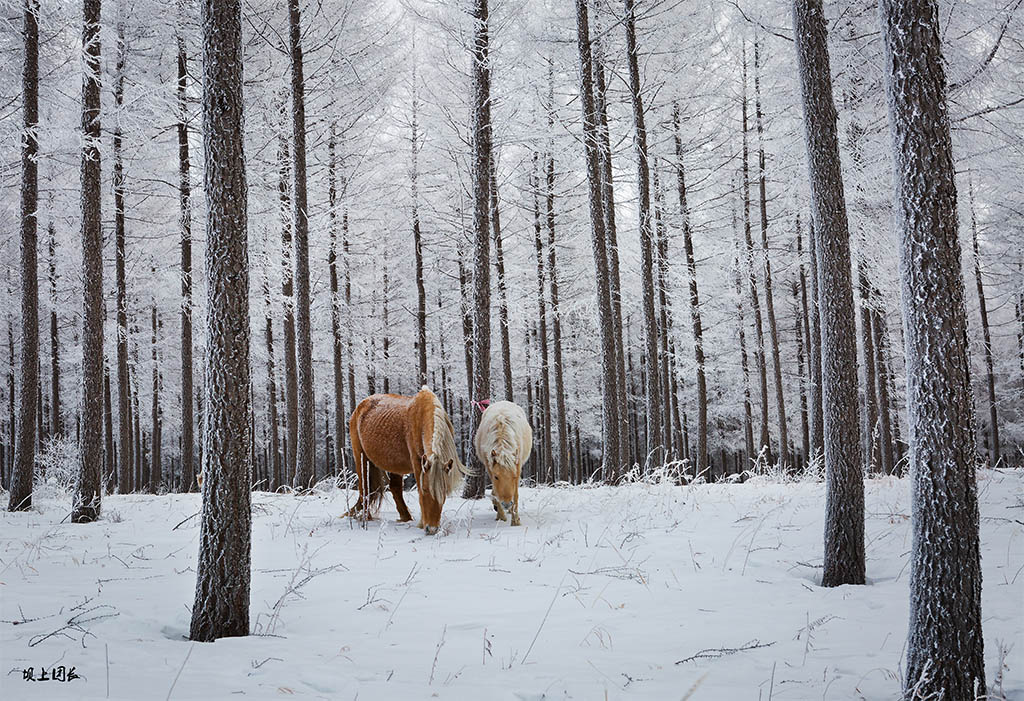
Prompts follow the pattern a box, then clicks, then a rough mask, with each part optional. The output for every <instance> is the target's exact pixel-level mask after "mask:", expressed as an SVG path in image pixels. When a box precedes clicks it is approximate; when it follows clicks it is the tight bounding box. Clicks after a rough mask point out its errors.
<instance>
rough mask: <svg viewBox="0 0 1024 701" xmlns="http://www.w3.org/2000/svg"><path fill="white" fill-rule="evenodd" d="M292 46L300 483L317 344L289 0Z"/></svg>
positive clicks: (294, 1) (309, 465) (298, 51)
mask: <svg viewBox="0 0 1024 701" xmlns="http://www.w3.org/2000/svg"><path fill="white" fill-rule="evenodd" d="M288 30H289V31H288V37H289V41H288V47H289V50H290V53H291V65H292V142H293V147H292V156H293V158H294V161H295V169H294V175H295V197H294V200H293V204H294V206H295V307H296V314H295V321H296V334H297V335H296V349H295V350H296V360H297V362H298V383H299V384H298V391H299V397H298V400H299V402H298V411H299V416H298V427H297V428H298V436H297V444H296V446H295V486H296V487H299V488H301V489H305V488H307V487H309V486H310V485H311V484H312V481H313V476H314V475H313V471H314V468H313V465H314V460H315V457H314V454H315V452H314V439H315V435H314V434H315V422H316V416H315V412H314V407H313V404H314V399H313V342H312V331H311V329H310V318H309V312H310V299H309V217H308V211H307V208H306V97H305V93H306V81H305V78H304V77H303V65H302V26H301V18H300V16H299V0H288Z"/></svg>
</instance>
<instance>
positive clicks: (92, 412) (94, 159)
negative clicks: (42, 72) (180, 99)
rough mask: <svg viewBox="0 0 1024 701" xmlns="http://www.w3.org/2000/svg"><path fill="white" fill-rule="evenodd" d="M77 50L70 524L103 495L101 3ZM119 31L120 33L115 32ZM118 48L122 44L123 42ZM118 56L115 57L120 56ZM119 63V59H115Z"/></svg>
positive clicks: (90, 514) (89, 5)
mask: <svg viewBox="0 0 1024 701" xmlns="http://www.w3.org/2000/svg"><path fill="white" fill-rule="evenodd" d="M84 9H85V13H84V17H83V24H82V46H83V49H84V53H85V74H84V76H83V79H82V133H83V137H84V139H83V146H82V280H84V281H85V304H84V309H83V311H82V320H83V321H82V435H81V440H80V445H81V452H82V458H81V459H82V462H81V467H80V473H79V477H78V483H77V485H76V488H75V496H74V506H73V508H72V512H71V521H72V522H73V523H89V522H92V521H95V520H96V519H97V518H99V515H100V499H101V495H102V492H103V485H102V479H103V231H102V226H101V223H102V220H101V217H100V150H99V140H100V0H84ZM120 33H121V32H119V34H120ZM122 45H123V42H122ZM119 56H120V54H119ZM119 62H121V59H120V58H119Z"/></svg>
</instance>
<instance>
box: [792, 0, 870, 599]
mask: <svg viewBox="0 0 1024 701" xmlns="http://www.w3.org/2000/svg"><path fill="white" fill-rule="evenodd" d="M793 15H794V26H795V27H796V38H797V41H796V48H797V59H798V63H799V68H800V83H801V88H802V93H803V104H804V116H805V119H804V134H805V138H806V144H807V154H808V162H809V165H810V181H811V204H812V207H813V211H814V221H815V223H816V224H817V226H816V227H815V233H814V236H815V239H816V240H815V243H816V246H817V255H818V271H819V273H820V286H819V290H820V297H821V316H822V323H821V363H822V385H823V397H824V399H823V409H824V432H825V470H826V497H825V500H826V502H825V557H824V571H823V573H822V585H823V586H826V587H834V586H838V585H840V584H863V583H864V478H863V472H862V463H861V459H860V457H861V456H860V425H859V420H858V418H859V411H858V407H857V324H856V321H855V316H854V306H853V287H852V283H851V280H850V241H849V239H850V234H849V229H848V224H847V220H846V202H845V200H844V195H843V178H842V171H841V166H840V162H839V140H838V136H837V133H836V108H835V104H834V102H833V100H832V74H831V72H830V69H829V58H828V46H827V44H826V41H825V16H824V13H823V12H822V9H821V2H820V0H796V1H795V2H794V6H793Z"/></svg>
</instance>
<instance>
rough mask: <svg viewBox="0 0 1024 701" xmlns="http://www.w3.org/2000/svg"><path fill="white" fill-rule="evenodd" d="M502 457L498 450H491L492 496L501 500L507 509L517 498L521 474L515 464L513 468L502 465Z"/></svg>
mask: <svg viewBox="0 0 1024 701" xmlns="http://www.w3.org/2000/svg"><path fill="white" fill-rule="evenodd" d="M502 457H503V456H501V455H500V453H499V452H498V451H497V450H492V451H491V465H492V469H491V470H489V472H490V475H491V496H492V497H494V498H495V499H497V500H498V501H499V502H501V505H502V506H503V507H505V508H506V509H511V508H512V504H513V502H514V501H515V498H516V488H517V487H518V486H519V474H518V473H517V471H516V470H515V465H514V464H513V465H512V466H511V469H510V468H509V466H504V465H502V464H501V458H502Z"/></svg>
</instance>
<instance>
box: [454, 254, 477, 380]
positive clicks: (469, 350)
mask: <svg viewBox="0 0 1024 701" xmlns="http://www.w3.org/2000/svg"><path fill="white" fill-rule="evenodd" d="M455 255H456V258H457V259H458V261H459V306H460V309H461V312H462V349H463V351H464V355H465V361H466V391H467V392H468V393H470V394H472V392H473V310H472V307H471V305H470V301H469V275H468V274H467V272H466V266H465V264H464V263H463V261H464V255H465V254H464V250H463V248H462V246H461V245H459V246H458V249H457V251H456V254H455Z"/></svg>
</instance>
